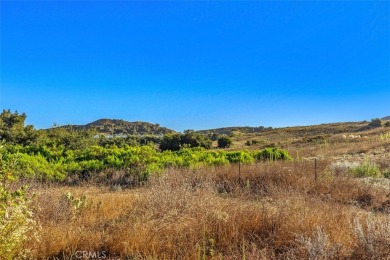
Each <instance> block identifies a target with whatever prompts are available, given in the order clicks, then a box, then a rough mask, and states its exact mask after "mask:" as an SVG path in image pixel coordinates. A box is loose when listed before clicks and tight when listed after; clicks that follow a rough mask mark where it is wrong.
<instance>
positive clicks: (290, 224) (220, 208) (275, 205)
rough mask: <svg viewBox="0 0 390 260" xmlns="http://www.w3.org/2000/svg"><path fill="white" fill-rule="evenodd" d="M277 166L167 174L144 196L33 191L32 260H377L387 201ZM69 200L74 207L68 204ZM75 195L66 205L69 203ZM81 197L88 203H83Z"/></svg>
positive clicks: (331, 177) (325, 176)
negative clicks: (81, 258)
mask: <svg viewBox="0 0 390 260" xmlns="http://www.w3.org/2000/svg"><path fill="white" fill-rule="evenodd" d="M319 175H320V176H319V178H318V180H317V182H314V180H313V165H312V163H307V162H280V163H279V162H278V163H262V164H257V165H246V166H242V167H241V174H240V176H239V175H238V170H237V165H231V166H226V167H218V168H211V167H207V168H202V169H197V170H175V169H172V170H169V171H168V172H167V173H166V174H164V175H163V176H161V177H156V178H153V179H152V180H151V181H150V183H149V184H148V185H147V186H144V187H141V188H137V189H132V190H120V188H118V187H113V188H111V189H109V188H107V187H103V188H102V187H95V186H90V187H88V186H83V187H57V188H45V189H44V188H35V192H36V193H37V194H38V197H37V201H36V205H35V218H36V220H37V221H38V223H39V224H40V225H41V230H40V240H39V241H34V242H30V243H29V244H26V247H29V248H32V252H33V254H34V258H40V259H44V258H45V259H46V258H59V259H72V258H73V259H77V258H76V255H75V254H76V252H78V251H89V252H104V254H105V255H110V256H112V257H116V258H119V259H220V258H222V259H272V258H278V259H302V258H309V259H329V258H347V259H348V258H349V259H369V258H370V259H372V258H375V259H380V258H386V257H388V256H389V255H390V235H389V234H390V217H389V207H390V206H389V205H390V200H389V199H390V198H389V191H388V190H386V189H384V188H380V187H373V186H372V185H370V184H365V183H362V182H361V181H359V180H358V179H355V178H352V177H349V176H346V175H343V174H336V173H335V172H332V171H330V170H328V168H327V167H326V162H322V164H320V165H319ZM68 192H70V194H71V195H72V196H73V197H69V194H68ZM67 194H68V197H67ZM82 195H85V196H86V197H85V198H83V196H82Z"/></svg>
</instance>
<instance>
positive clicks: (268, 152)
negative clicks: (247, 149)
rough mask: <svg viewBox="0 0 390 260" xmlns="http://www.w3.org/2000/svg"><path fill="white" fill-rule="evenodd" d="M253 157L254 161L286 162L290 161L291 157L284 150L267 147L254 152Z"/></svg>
mask: <svg viewBox="0 0 390 260" xmlns="http://www.w3.org/2000/svg"><path fill="white" fill-rule="evenodd" d="M253 157H254V158H255V159H256V160H269V161H275V160H286V161H291V160H292V157H291V156H290V155H289V154H288V152H287V151H286V150H284V149H279V148H277V147H268V148H265V149H263V150H261V151H258V152H254V154H253Z"/></svg>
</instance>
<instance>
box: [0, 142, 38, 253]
mask: <svg viewBox="0 0 390 260" xmlns="http://www.w3.org/2000/svg"><path fill="white" fill-rule="evenodd" d="M16 162H17V160H16V158H15V157H12V156H11V157H10V156H6V154H5V153H4V151H3V150H2V151H0V258H1V259H29V252H28V250H27V249H26V247H24V244H25V242H26V241H27V239H29V240H30V241H31V240H32V239H38V235H37V233H36V232H35V231H36V226H37V223H36V221H35V220H34V219H33V213H32V211H31V209H29V207H28V205H29V197H28V196H27V195H26V187H22V188H19V189H12V188H11V186H10V185H9V183H10V182H12V181H14V180H15V178H14V174H13V170H14V167H15V166H16Z"/></svg>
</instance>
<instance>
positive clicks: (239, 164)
mask: <svg viewBox="0 0 390 260" xmlns="http://www.w3.org/2000/svg"><path fill="white" fill-rule="evenodd" d="M238 180H239V181H240V182H241V161H238Z"/></svg>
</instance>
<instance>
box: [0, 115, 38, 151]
mask: <svg viewBox="0 0 390 260" xmlns="http://www.w3.org/2000/svg"><path fill="white" fill-rule="evenodd" d="M26 117H27V116H26V114H25V113H23V114H19V113H18V112H17V111H15V112H11V110H9V109H8V110H5V109H4V110H3V112H2V113H1V114H0V140H4V141H5V142H7V143H11V144H21V145H28V144H31V143H33V142H34V141H35V139H36V137H37V134H36V131H35V130H34V127H33V126H32V125H27V126H25V125H24V122H25V120H26Z"/></svg>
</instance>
